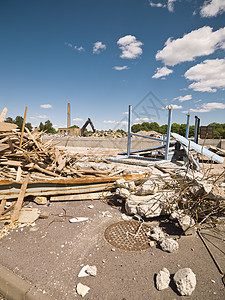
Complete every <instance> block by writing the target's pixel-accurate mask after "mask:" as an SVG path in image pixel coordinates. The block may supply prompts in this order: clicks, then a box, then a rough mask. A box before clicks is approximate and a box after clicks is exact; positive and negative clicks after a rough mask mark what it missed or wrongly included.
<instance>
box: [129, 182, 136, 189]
mask: <svg viewBox="0 0 225 300" xmlns="http://www.w3.org/2000/svg"><path fill="white" fill-rule="evenodd" d="M128 188H129V190H130V191H131V192H133V191H134V190H135V189H136V185H135V183H134V181H129V182H128Z"/></svg>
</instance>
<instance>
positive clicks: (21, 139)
mask: <svg viewBox="0 0 225 300" xmlns="http://www.w3.org/2000/svg"><path fill="white" fill-rule="evenodd" d="M26 117H27V106H26V108H25V113H24V118H23V126H22V132H21V136H20V148H21V146H22V142H23V133H24V127H25V123H26Z"/></svg>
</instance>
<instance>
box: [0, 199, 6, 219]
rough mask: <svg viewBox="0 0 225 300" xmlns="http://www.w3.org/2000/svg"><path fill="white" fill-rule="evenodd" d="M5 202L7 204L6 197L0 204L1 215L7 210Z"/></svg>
mask: <svg viewBox="0 0 225 300" xmlns="http://www.w3.org/2000/svg"><path fill="white" fill-rule="evenodd" d="M5 204H6V199H3V200H2V202H1V205H0V215H1V214H2V213H3V212H4V210H5Z"/></svg>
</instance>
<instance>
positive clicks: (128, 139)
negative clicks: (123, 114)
mask: <svg viewBox="0 0 225 300" xmlns="http://www.w3.org/2000/svg"><path fill="white" fill-rule="evenodd" d="M131 117H132V105H129V109H128V130H127V133H128V138H127V156H128V157H129V156H130V145H131Z"/></svg>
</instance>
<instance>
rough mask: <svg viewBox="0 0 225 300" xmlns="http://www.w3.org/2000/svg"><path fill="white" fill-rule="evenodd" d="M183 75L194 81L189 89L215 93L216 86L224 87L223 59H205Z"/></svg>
mask: <svg viewBox="0 0 225 300" xmlns="http://www.w3.org/2000/svg"><path fill="white" fill-rule="evenodd" d="M184 76H185V78H186V79H189V80H193V81H195V82H193V83H192V84H190V85H189V89H193V90H194V91H199V92H211V93H215V92H216V91H217V89H218V88H221V89H224V88H225V59H211V60H205V61H203V62H202V63H200V64H197V65H195V66H193V67H191V68H190V69H189V70H187V72H186V73H185V74H184Z"/></svg>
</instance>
